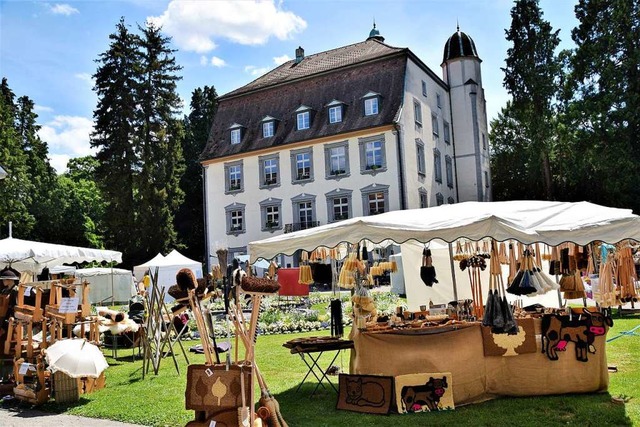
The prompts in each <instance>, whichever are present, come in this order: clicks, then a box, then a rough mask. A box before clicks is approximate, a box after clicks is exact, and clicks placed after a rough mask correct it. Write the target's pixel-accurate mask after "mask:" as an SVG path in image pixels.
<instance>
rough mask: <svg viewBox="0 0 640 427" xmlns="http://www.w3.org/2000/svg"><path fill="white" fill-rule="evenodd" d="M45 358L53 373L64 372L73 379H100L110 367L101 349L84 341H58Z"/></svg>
mask: <svg viewBox="0 0 640 427" xmlns="http://www.w3.org/2000/svg"><path fill="white" fill-rule="evenodd" d="M45 357H46V359H45V360H46V361H47V363H48V364H49V370H50V371H51V372H57V371H60V372H64V373H65V374H67V375H69V376H70V377H72V378H80V377H91V378H98V377H99V376H100V374H101V373H102V371H104V370H105V369H107V368H108V367H109V364H108V363H107V361H106V359H105V358H104V355H103V354H102V352H101V351H100V349H99V348H98V347H97V346H95V345H94V344H91V343H88V342H87V340H84V339H64V340H59V341H56V342H55V343H54V344H53V345H52V346H51V347H49V348H47V350H46V356H45Z"/></svg>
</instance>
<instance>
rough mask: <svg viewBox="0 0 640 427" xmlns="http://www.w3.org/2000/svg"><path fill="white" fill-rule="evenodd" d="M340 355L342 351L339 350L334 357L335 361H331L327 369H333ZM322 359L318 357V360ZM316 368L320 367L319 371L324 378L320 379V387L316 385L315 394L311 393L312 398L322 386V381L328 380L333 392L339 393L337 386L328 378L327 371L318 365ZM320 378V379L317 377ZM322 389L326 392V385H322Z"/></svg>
mask: <svg viewBox="0 0 640 427" xmlns="http://www.w3.org/2000/svg"><path fill="white" fill-rule="evenodd" d="M339 354H340V350H338V351H337V352H336V354H335V355H334V356H333V359H332V360H331V362H330V363H329V366H328V367H327V369H329V368H330V367H331V365H333V362H335V361H336V359H337V358H338V355H339ZM318 359H320V357H318V358H317V359H316V360H318ZM316 366H317V367H318V369H320V371H321V372H322V376H321V377H320V379H319V380H318V381H319V382H318V385H316V388H315V389H314V390H313V393H311V396H313V395H314V394H315V393H316V391H317V390H318V387H319V386H320V385H322V381H323V380H327V382H328V383H329V385H330V386H331V387H332V388H333V390H335V392H336V393H338V389H337V388H336V386H335V385H334V384H333V383H332V382H331V380H330V379H329V377H327V369H324V370H323V369H322V368H320V365H318V364H317V363H316ZM316 378H318V377H316ZM322 387H323V388H324V389H325V390H326V387H324V385H322Z"/></svg>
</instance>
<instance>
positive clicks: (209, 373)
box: [204, 368, 213, 377]
mask: <svg viewBox="0 0 640 427" xmlns="http://www.w3.org/2000/svg"><path fill="white" fill-rule="evenodd" d="M204 373H205V374H207V376H208V377H210V376H211V375H213V371H212V370H211V369H209V368H207V369H205V370H204Z"/></svg>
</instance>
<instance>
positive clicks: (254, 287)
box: [240, 276, 280, 294]
mask: <svg viewBox="0 0 640 427" xmlns="http://www.w3.org/2000/svg"><path fill="white" fill-rule="evenodd" d="M240 286H241V287H242V290H243V291H245V292H260V293H265V294H273V293H276V292H278V291H279V290H280V283H278V282H276V281H275V280H271V279H267V278H264V277H262V278H258V277H249V276H245V277H243V278H242V282H240Z"/></svg>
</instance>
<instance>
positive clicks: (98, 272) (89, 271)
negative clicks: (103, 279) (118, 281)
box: [75, 267, 131, 277]
mask: <svg viewBox="0 0 640 427" xmlns="http://www.w3.org/2000/svg"><path fill="white" fill-rule="evenodd" d="M110 274H115V275H117V276H119V275H129V276H131V270H125V269H123V268H101V267H98V268H81V269H78V270H76V271H75V275H76V276H77V277H93V276H108V275H110Z"/></svg>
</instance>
